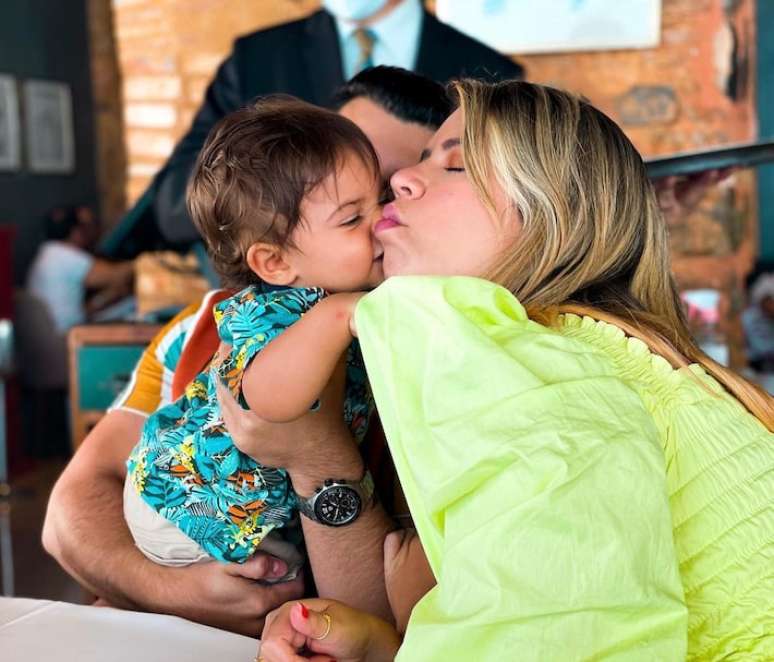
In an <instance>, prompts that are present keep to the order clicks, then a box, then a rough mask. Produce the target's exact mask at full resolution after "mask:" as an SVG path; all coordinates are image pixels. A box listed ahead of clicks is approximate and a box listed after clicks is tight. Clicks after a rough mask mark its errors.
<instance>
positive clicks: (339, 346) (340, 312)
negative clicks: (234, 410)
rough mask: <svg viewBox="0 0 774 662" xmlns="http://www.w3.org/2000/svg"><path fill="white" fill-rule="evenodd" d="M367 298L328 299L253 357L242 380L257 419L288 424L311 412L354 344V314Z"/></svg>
mask: <svg viewBox="0 0 774 662" xmlns="http://www.w3.org/2000/svg"><path fill="white" fill-rule="evenodd" d="M364 294H365V293H364V292H345V293H340V294H332V295H331V296H329V297H327V298H325V299H323V300H322V301H320V302H319V303H318V304H316V305H315V306H314V307H313V308H312V309H311V310H309V312H307V313H305V314H304V316H303V317H302V318H301V319H300V320H299V321H298V322H296V323H295V324H293V326H291V327H290V328H288V330H287V331H285V332H284V333H282V334H281V335H279V336H277V337H276V338H274V340H272V341H271V342H270V343H269V344H268V345H266V347H265V348H264V349H263V350H262V351H261V352H260V354H258V355H257V356H256V357H255V358H254V359H253V361H252V363H251V364H250V365H249V366H248V367H247V369H246V370H245V374H244V376H243V378H242V393H243V394H244V397H245V400H246V402H247V404H248V406H249V407H250V409H251V410H252V411H253V412H254V413H255V414H256V415H257V416H259V417H260V418H261V419H263V420H264V421H267V422H270V423H285V422H288V421H292V420H295V419H296V418H298V417H300V416H303V415H304V414H305V413H306V412H308V411H309V408H310V407H311V406H312V405H313V404H314V402H315V400H317V398H318V397H319V396H320V393H321V392H322V391H323V389H324V388H325V386H326V384H327V383H328V382H329V381H330V379H331V376H332V375H333V373H334V371H335V369H336V366H337V365H338V364H339V360H340V359H341V356H342V354H343V353H344V352H345V351H346V349H347V347H349V344H350V343H351V342H352V330H351V320H352V315H353V312H354V309H355V305H356V304H357V302H358V301H359V300H360V298H361V297H362V296H363V295H364Z"/></svg>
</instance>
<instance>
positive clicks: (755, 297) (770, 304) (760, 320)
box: [742, 273, 774, 373]
mask: <svg viewBox="0 0 774 662" xmlns="http://www.w3.org/2000/svg"><path fill="white" fill-rule="evenodd" d="M742 326H743V327H744V335H745V339H746V341H747V358H748V360H749V362H750V366H751V367H752V368H754V369H755V370H756V371H757V372H764V373H766V372H771V373H774V273H763V274H761V275H760V276H758V278H757V280H756V281H755V283H754V284H753V286H752V289H751V290H750V306H749V307H748V308H747V309H746V310H745V311H744V313H742Z"/></svg>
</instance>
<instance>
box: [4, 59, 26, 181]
mask: <svg viewBox="0 0 774 662" xmlns="http://www.w3.org/2000/svg"><path fill="white" fill-rule="evenodd" d="M20 167H21V134H20V126H19V97H18V93H17V91H16V80H15V79H14V77H13V76H7V75H3V74H0V170H18V169H19V168H20Z"/></svg>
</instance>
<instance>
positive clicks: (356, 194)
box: [286, 154, 384, 292]
mask: <svg viewBox="0 0 774 662" xmlns="http://www.w3.org/2000/svg"><path fill="white" fill-rule="evenodd" d="M380 194H381V191H380V186H379V180H378V177H375V176H374V173H373V172H372V171H371V170H370V169H369V168H368V167H367V166H366V165H365V164H364V163H363V162H362V161H361V160H360V158H359V157H357V156H356V155H355V154H349V155H347V157H346V158H345V159H344V162H343V163H342V166H341V168H340V169H339V171H338V172H337V173H335V175H330V176H329V177H327V178H326V179H325V180H324V181H323V182H322V184H320V185H319V186H318V187H317V188H315V189H313V190H312V191H311V192H310V193H309V194H308V195H307V196H306V198H304V201H303V202H302V203H301V218H302V219H303V222H302V223H301V224H299V226H298V227H297V228H296V229H295V230H294V232H293V235H292V239H293V242H294V243H295V248H294V249H291V250H290V251H289V252H288V254H287V256H286V261H287V262H289V263H292V266H293V267H294V268H295V270H296V273H297V274H298V281H297V284H298V285H304V286H315V287H322V288H324V289H326V290H328V291H330V292H350V291H358V290H364V289H370V288H372V287H375V286H376V285H378V284H379V283H381V282H382V280H384V274H383V273H382V259H381V257H382V256H381V254H382V249H381V246H379V245H378V244H375V243H374V239H373V235H372V233H371V226H372V225H373V224H374V223H375V222H376V221H377V220H378V219H379V218H380V216H381V205H380V200H379V198H380Z"/></svg>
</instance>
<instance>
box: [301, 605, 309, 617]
mask: <svg viewBox="0 0 774 662" xmlns="http://www.w3.org/2000/svg"><path fill="white" fill-rule="evenodd" d="M301 616H302V617H303V618H309V610H308V609H307V608H306V605H305V604H304V603H303V602H302V603H301Z"/></svg>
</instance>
